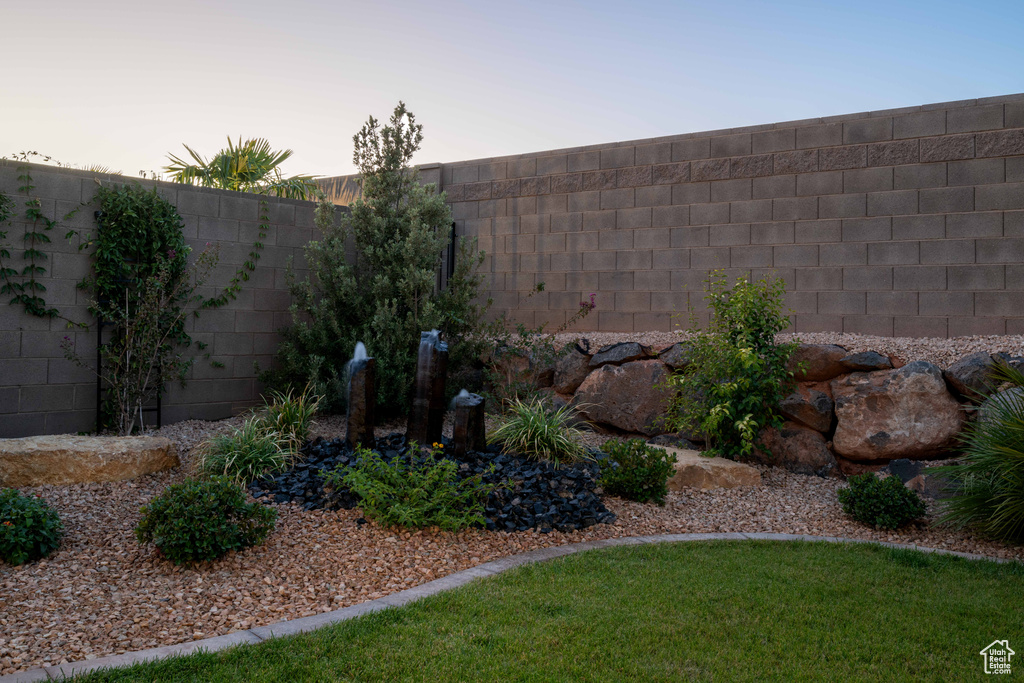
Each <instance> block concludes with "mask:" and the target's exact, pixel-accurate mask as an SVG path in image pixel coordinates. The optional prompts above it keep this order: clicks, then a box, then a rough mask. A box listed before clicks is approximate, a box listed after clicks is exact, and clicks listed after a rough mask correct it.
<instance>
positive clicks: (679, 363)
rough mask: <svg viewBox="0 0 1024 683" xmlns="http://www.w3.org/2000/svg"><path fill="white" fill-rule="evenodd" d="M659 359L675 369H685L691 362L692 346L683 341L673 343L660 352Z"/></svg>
mask: <svg viewBox="0 0 1024 683" xmlns="http://www.w3.org/2000/svg"><path fill="white" fill-rule="evenodd" d="M658 359H659V360H661V362H662V363H664V364H665V365H667V366H669V367H670V368H672V369H673V370H683V369H685V368H686V367H687V366H688V365H689V364H690V346H689V344H684V343H683V342H679V343H677V344H673V345H672V346H670V347H668V348H667V349H665V350H664V351H662V352H661V353H660V354H658Z"/></svg>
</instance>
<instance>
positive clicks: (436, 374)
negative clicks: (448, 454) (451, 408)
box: [405, 330, 448, 447]
mask: <svg viewBox="0 0 1024 683" xmlns="http://www.w3.org/2000/svg"><path fill="white" fill-rule="evenodd" d="M447 375H448V345H447V344H445V343H444V342H443V341H441V333H440V332H438V331H437V330H431V331H430V332H421V333H420V348H419V352H418V353H417V356H416V381H415V384H414V385H413V389H412V408H411V410H410V411H409V424H408V427H407V428H406V430H405V440H406V442H407V443H409V442H412V441H415V442H416V443H418V444H419V445H420V446H427V447H429V446H430V445H431V444H433V443H434V442H436V441H440V440H441V427H442V426H443V425H444V409H445V405H444V384H445V379H446V377H447Z"/></svg>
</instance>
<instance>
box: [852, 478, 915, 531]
mask: <svg viewBox="0 0 1024 683" xmlns="http://www.w3.org/2000/svg"><path fill="white" fill-rule="evenodd" d="M849 484H850V485H849V487H847V488H845V489H839V502H840V503H842V505H843V512H845V513H846V514H848V515H850V516H851V517H853V518H854V519H856V520H857V521H858V522H863V523H864V524H868V525H870V526H874V527H878V528H879V529H896V528H898V527H901V526H903V525H904V524H906V523H907V522H911V521H913V520H915V519H918V518H919V517H922V516H923V515H924V512H925V504H924V501H922V500H921V497H920V496H919V495H917V491H912V490H910V489H908V488H907V487H906V486H904V485H903V482H902V481H900V478H899V477H895V476H889V477H886V478H885V479H879V478H878V477H876V476H875V475H874V474H873V473H872V472H867V473H865V474H859V475H855V476H852V477H850V479H849Z"/></svg>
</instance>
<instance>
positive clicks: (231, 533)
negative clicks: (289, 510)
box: [135, 476, 277, 565]
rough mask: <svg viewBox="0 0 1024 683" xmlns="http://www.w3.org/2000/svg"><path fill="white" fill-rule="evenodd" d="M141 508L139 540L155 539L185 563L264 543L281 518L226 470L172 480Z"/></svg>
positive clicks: (169, 554) (137, 529) (173, 557)
mask: <svg viewBox="0 0 1024 683" xmlns="http://www.w3.org/2000/svg"><path fill="white" fill-rule="evenodd" d="M141 513H142V519H140V520H139V525H138V526H137V527H135V537H136V538H137V539H138V541H139V543H143V544H145V543H152V544H153V545H155V546H156V547H157V548H159V549H160V552H162V553H163V554H164V555H165V556H166V557H167V559H169V560H170V561H171V562H173V563H175V564H179V565H181V564H189V563H192V562H202V561H206V560H216V559H217V558H219V557H223V556H224V555H226V554H227V553H228V552H230V551H232V550H242V549H243V548H248V547H250V546H254V545H259V544H260V543H262V542H263V541H264V540H266V538H267V536H269V535H270V532H271V531H273V530H274V524H275V523H276V521H277V510H274V509H273V508H269V507H265V506H263V505H260V504H258V503H249V502H247V501H246V497H245V491H244V490H243V489H242V488H241V487H240V486H238V484H236V483H235V482H233V481H232V480H231V479H229V478H228V477H222V476H215V477H210V478H209V479H207V480H196V479H186V480H185V481H184V482H182V483H180V484H172V485H171V486H168V487H167V488H166V489H165V490H164V492H163V493H161V494H160V495H159V496H157V497H156V498H154V499H153V500H152V501H151V502H150V503H149V505H145V506H143V507H142V510H141Z"/></svg>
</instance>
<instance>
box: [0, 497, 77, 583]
mask: <svg viewBox="0 0 1024 683" xmlns="http://www.w3.org/2000/svg"><path fill="white" fill-rule="evenodd" d="M63 535H64V526H63V525H62V524H61V521H60V517H59V516H58V515H57V511H56V510H54V509H53V508H51V507H50V506H49V505H47V504H46V501H45V500H43V499H42V497H40V496H24V495H21V494H20V493H18V492H17V491H15V490H14V489H0V559H2V560H3V561H4V562H7V563H9V564H14V565H18V564H25V563H26V562H33V561H35V560H38V559H40V558H42V557H46V556H47V555H49V554H50V553H52V552H53V551H54V550H56V549H57V548H58V547H59V546H60V539H61V537H62V536H63Z"/></svg>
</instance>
